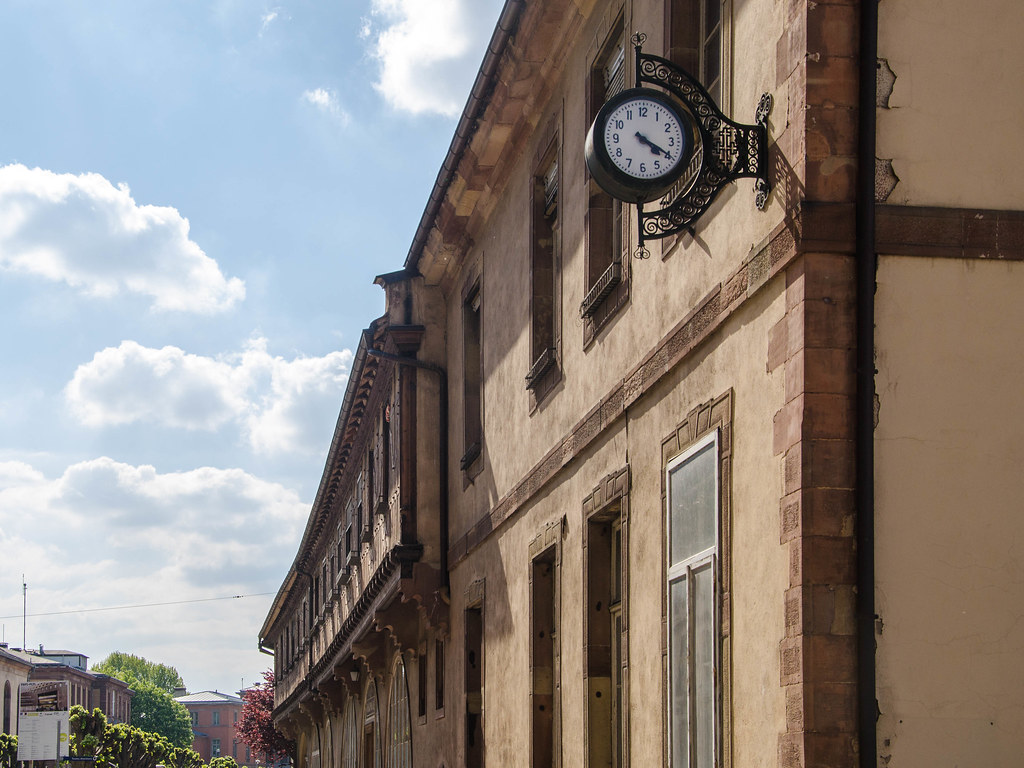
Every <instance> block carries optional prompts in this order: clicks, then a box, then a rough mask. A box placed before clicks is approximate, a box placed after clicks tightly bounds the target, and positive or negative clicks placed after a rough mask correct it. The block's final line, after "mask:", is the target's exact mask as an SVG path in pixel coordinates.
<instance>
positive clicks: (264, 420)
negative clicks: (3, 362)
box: [64, 339, 352, 454]
mask: <svg viewBox="0 0 1024 768" xmlns="http://www.w3.org/2000/svg"><path fill="white" fill-rule="evenodd" d="M351 362H352V353H351V352H349V351H348V350H343V351H339V352H331V353H329V354H327V355H325V356H323V357H298V358H295V359H293V360H285V359H284V358H282V357H275V356H272V355H270V354H269V353H268V352H267V344H266V340H265V339H255V340H253V341H251V342H250V344H249V346H248V347H247V348H246V349H245V350H244V351H242V352H240V353H236V354H231V355H224V356H220V357H204V356H202V355H193V354H189V353H186V352H184V351H183V350H181V349H179V348H177V347H171V346H168V347H163V348H162V349H152V348H149V347H144V346H142V345H140V344H138V343H137V342H134V341H123V342H121V344H120V345H119V346H117V347H108V348H107V349H104V350H101V351H100V352H97V353H96V355H95V356H94V357H93V359H92V360H91V361H90V362H88V363H84V364H82V365H80V366H79V367H78V369H77V370H76V371H75V374H74V376H73V377H72V379H71V381H70V382H69V383H68V385H67V387H65V390H64V394H65V397H66V399H67V402H68V404H69V406H70V407H71V410H72V413H73V414H74V415H75V416H76V417H77V418H78V419H79V420H80V421H81V422H82V423H83V424H86V425H88V426H93V427H106V426H114V425H123V424H134V423H139V422H142V423H150V424H156V425H158V426H162V427H169V428H176V429H188V430H204V431H214V430H217V429H221V428H223V427H225V426H227V425H234V426H237V427H238V428H239V429H241V430H242V432H243V433H244V435H245V437H246V439H247V441H248V442H249V445H250V446H251V447H252V448H253V450H255V451H257V452H258V453H264V454H275V453H282V452H291V451H300V452H307V453H311V454H315V453H318V452H321V451H322V450H323V442H324V437H325V435H324V432H325V429H330V428H332V427H333V424H334V418H335V416H336V415H337V412H338V408H339V406H340V403H341V396H342V393H343V392H344V387H345V383H346V382H347V381H348V371H349V366H350V365H351ZM327 439H329V436H328V438H327Z"/></svg>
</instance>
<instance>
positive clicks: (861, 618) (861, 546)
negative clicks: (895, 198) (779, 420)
mask: <svg viewBox="0 0 1024 768" xmlns="http://www.w3.org/2000/svg"><path fill="white" fill-rule="evenodd" d="M877 62H878V0H861V4H860V83H859V94H858V99H859V108H858V138H857V167H858V174H857V193H856V194H857V202H856V238H857V245H856V249H857V253H856V258H857V265H856V280H857V309H856V314H857V316H856V328H857V358H856V366H857V394H856V405H855V408H856V454H855V455H856V459H855V462H856V468H855V472H856V491H855V504H856V509H857V522H856V527H857V539H856V541H857V670H858V673H857V678H858V679H857V690H858V702H857V709H858V712H857V714H858V718H857V720H858V742H859V750H860V766H861V768H875V766H876V765H877V752H878V749H877V721H878V700H877V697H876V692H875V685H876V680H875V470H874V462H875V450H874V439H875V280H876V271H877V266H878V254H877V253H876V251H875V131H876V129H877V120H876V115H875V101H876V90H877V85H876V83H877V81H876V78H877V67H878V64H877Z"/></svg>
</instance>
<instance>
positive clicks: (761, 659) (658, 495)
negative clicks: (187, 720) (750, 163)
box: [260, 0, 1024, 768]
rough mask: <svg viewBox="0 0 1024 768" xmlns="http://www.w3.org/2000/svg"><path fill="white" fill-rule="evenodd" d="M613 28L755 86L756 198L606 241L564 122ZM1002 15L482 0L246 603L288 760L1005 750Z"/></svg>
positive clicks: (1008, 229) (1013, 312) (1016, 594)
mask: <svg viewBox="0 0 1024 768" xmlns="http://www.w3.org/2000/svg"><path fill="white" fill-rule="evenodd" d="M634 32H642V33H644V34H645V35H646V39H645V41H644V52H645V53H648V54H654V55H657V56H661V57H663V58H665V59H666V60H668V61H670V62H673V63H674V64H676V65H678V66H681V67H683V68H685V69H686V70H687V71H688V72H690V73H692V74H693V75H694V76H695V77H697V78H699V80H700V81H701V83H702V84H703V86H704V88H705V89H706V91H707V94H708V95H709V96H710V97H711V98H713V99H714V100H715V101H716V102H717V103H718V104H719V105H720V106H721V108H722V109H723V111H724V112H725V113H726V114H727V115H729V116H731V117H732V118H733V119H734V120H736V121H738V122H741V123H753V122H754V113H755V109H756V107H757V105H758V103H759V100H760V97H761V95H762V94H763V93H767V94H770V95H771V96H772V99H773V106H772V108H771V111H770V113H769V115H768V119H767V131H768V140H769V153H768V166H769V180H770V182H771V186H772V189H771V192H770V194H769V196H768V199H767V205H766V207H765V208H764V210H759V209H758V208H757V207H756V206H755V204H754V199H755V196H754V189H753V184H752V183H751V182H750V181H747V180H741V181H738V182H735V183H733V184H730V185H729V186H727V187H726V188H725V189H724V191H723V192H722V193H721V194H719V195H718V196H717V198H715V199H714V200H713V202H712V203H711V204H710V206H709V207H708V208H707V210H706V211H705V212H704V214H703V215H702V216H701V217H700V218H699V219H698V220H697V221H696V223H695V224H693V226H692V227H690V228H688V229H683V230H681V231H679V232H678V233H675V234H672V235H670V236H667V237H664V238H660V239H653V240H648V241H647V243H646V245H647V248H648V252H647V253H646V254H639V255H645V256H646V258H636V256H637V255H638V250H637V245H638V242H637V226H638V218H639V217H640V211H639V210H638V209H637V207H635V206H632V205H628V204H625V203H621V202H619V201H617V200H615V199H613V198H611V197H610V196H609V195H608V194H606V193H605V192H604V191H603V190H602V189H601V188H600V187H599V186H598V185H597V184H596V183H595V182H594V179H592V178H591V176H590V175H589V173H588V171H587V167H586V164H585V162H584V152H583V145H584V138H585V136H586V134H587V129H588V127H589V125H590V123H591V121H592V120H593V118H594V117H595V115H596V113H597V111H598V109H599V108H600V106H601V105H602V104H603V103H604V102H605V101H606V100H607V99H608V98H610V97H611V96H612V95H614V94H615V93H617V92H619V91H620V90H621V89H622V88H623V87H626V86H627V85H630V84H632V83H633V82H634V78H635V77H636V66H637V59H636V58H635V57H634V55H633V49H632V45H631V40H632V35H633V33H634ZM1022 32H1024V17H1022V16H1021V14H1020V13H1019V9H1018V8H1017V6H1016V5H1015V4H1014V2H1013V1H1012V0H982V2H979V3H976V4H972V5H971V7H970V9H967V8H965V7H963V6H962V5H960V4H940V5H938V6H936V4H935V3H932V2H925V0H899V1H897V0H884V1H883V2H881V3H878V4H875V3H861V2H857V0H836V1H834V2H829V1H827V0H826V1H825V2H809V0H583V1H581V0H508V2H507V3H506V5H505V7H504V9H503V11H502V15H501V17H500V19H499V21H498V24H497V27H496V30H495V32H494V35H493V37H492V39H491V42H490V45H489V48H488V52H487V54H486V56H485V59H484V61H483V63H482V64H481V68H480V72H479V75H478V77H477V82H476V84H475V86H474V88H473V91H472V93H471V95H470V97H469V100H468V102H467V105H466V109H465V111H464V113H463V116H462V119H461V121H460V123H459V126H458V128H457V131H456V134H455V137H454V139H453V141H452V145H451V148H450V150H449V153H448V156H447V157H446V158H445V160H444V163H443V166H442V170H441V172H440V174H439V176H438V179H437V182H436V184H435V187H434V190H433V192H432V194H431V196H430V199H429V201H428V202H427V206H426V210H425V212H424V214H423V217H422V219H421V222H420V226H419V228H418V230H417V233H416V235H415V238H414V241H413V243H412V245H411V247H410V251H409V253H408V255H407V257H406V260H405V263H404V267H403V269H401V270H399V271H396V272H392V273H388V274H384V275H381V276H380V277H379V278H378V279H377V282H378V284H379V285H380V286H381V287H382V288H383V290H384V292H385V297H386V299H385V314H384V315H383V316H382V317H381V318H378V319H377V320H375V321H373V322H372V323H371V324H370V326H369V328H368V329H367V330H366V331H364V333H363V335H362V337H361V341H360V345H359V349H358V350H357V352H356V356H355V360H354V364H353V367H352V372H351V376H350V380H349V384H348V389H347V391H346V394H345V399H344V402H343V405H342V412H341V416H340V418H339V421H338V424H337V428H336V431H335V435H334V439H333V441H332V444H331V447H330V451H329V456H328V460H327V464H326V467H325V470H324V475H323V481H322V483H321V486H320V489H319V492H318V494H317V497H316V500H315V502H314V505H313V508H312V510H311V513H310V517H309V521H308V523H307V526H306V529H305V532H304V534H303V538H302V540H301V542H300V543H299V546H298V550H297V553H296V556H295V560H294V563H293V565H292V567H291V569H290V570H289V573H288V574H287V576H286V579H285V581H284V583H283V584H282V586H281V588H280V590H279V592H278V594H277V597H276V598H275V600H274V603H273V606H272V608H271V611H270V613H269V614H268V616H267V618H266V621H265V623H264V625H263V627H262V629H261V632H260V642H261V645H262V647H264V648H265V649H267V650H268V651H271V652H273V654H274V659H275V662H274V664H275V674H276V679H277V691H276V702H275V711H274V718H275V722H276V723H277V724H278V726H279V728H280V729H281V730H282V731H284V732H285V733H286V735H289V736H291V737H292V738H295V739H296V740H297V744H298V765H299V766H300V768H371V767H372V768H379V767H380V766H386V767H387V768H398V767H399V766H411V765H415V766H430V767H432V768H433V767H436V766H441V765H443V766H449V767H450V766H482V765H485V764H489V765H492V766H545V767H547V766H561V765H566V766H569V765H573V766H577V765H579V766H598V765H600V766H616V767H621V766H629V765H633V766H648V765H669V766H673V768H678V766H697V767H698V768H704V767H705V766H708V767H710V766H723V767H724V768H729V767H730V766H737V768H738V767H739V766H764V765H779V766H853V765H867V766H874V765H887V764H890V762H892V761H895V762H892V764H894V765H895V764H902V763H907V764H935V765H957V764H984V765H986V766H1003V765H1006V766H1009V765H1013V764H1015V763H1016V761H1018V760H1019V756H1020V755H1021V754H1024V741H1022V738H1024V737H1022V736H1021V734H1022V733H1024V715H1022V713H1024V684H1022V683H1024V679H1022V676H1024V665H1021V664H1019V663H1018V662H1019V658H1020V651H1021V648H1022V643H1024V636H1022V635H1021V627H1022V626H1024V623H1022V622H1020V606H1021V605H1024V586H1022V585H1024V580H1022V579H1021V578H1020V574H1021V572H1022V568H1024V522H1022V520H1024V519H1022V517H1021V516H1020V515H1019V514H1017V512H1016V504H1015V500H1016V499H1017V498H1019V497H1020V495H1021V492H1022V491H1024V488H1022V487H1021V486H1022V481H1021V479H1020V474H1019V472H1017V470H1016V467H1017V465H1018V464H1019V461H1018V459H1019V458H1021V457H1020V454H1021V448H1020V447H1019V444H1020V441H1019V440H1018V439H1017V437H1018V434H1019V432H1020V427H1019V418H1018V417H1017V414H1019V413H1020V412H1022V409H1021V406H1022V405H1024V403H1021V402H1020V401H1021V399H1022V395H1021V393H1020V391H1019V390H1020V387H1019V386H1017V381H1018V380H1019V379H1020V376H1021V373H1022V372H1024V349H1022V346H1021V345H1020V343H1019V342H1018V341H1017V340H1016V338H1015V336H1016V334H1015V333H1014V331H1015V329H1016V327H1017V324H1016V323H1015V322H1014V321H1013V317H1015V316H1017V314H1018V313H1019V312H1020V310H1019V306H1020V305H1021V302H1020V301H1017V300H1016V299H1017V297H1018V295H1019V294H1018V293H1017V292H1018V291H1019V290H1021V289H1022V288H1024V267H1022V265H1021V261H1022V260H1024V213H1022V212H1021V211H1022V210H1024V181H1022V178H1024V177H1021V176H1020V175H1019V174H1014V173H1012V170H1011V169H1013V168H1015V167H1016V166H1017V165H1019V164H1020V159H1021V150H1020V148H1019V146H1018V144H1017V142H1015V141H1014V139H1013V136H1012V134H1013V133H1014V131H1015V127H1016V126H1018V125H1020V124H1021V123H1022V118H1024V96H1022V94H1021V92H1020V89H1019V88H1018V87H1017V86H1016V84H1015V82H1014V78H1013V77H1012V76H1011V75H1010V74H1009V73H1014V72H1020V71H1024V53H1022V52H1021V48H1020V46H1018V45H1016V44H1015V43H1014V41H1015V40H1016V38H1017V37H1019V35H1020V34H1021V33H1022ZM979 129H980V130H979ZM718 135H719V136H720V137H726V138H728V130H727V129H725V128H721V129H720V130H719V133H718ZM716 147H718V148H719V149H716V156H717V157H718V160H719V162H721V163H723V164H727V163H728V162H729V158H730V157H732V155H731V154H730V152H731V151H733V150H730V148H729V147H728V141H726V140H725V139H724V138H723V139H721V143H719V144H717V145H716ZM707 151H710V150H707ZM684 187H685V183H684ZM685 193H686V189H685V188H684V189H683V190H682V194H685ZM678 194H680V191H679V190H676V191H674V192H670V193H668V197H669V198H672V197H673V196H674V195H678ZM656 205H658V203H651V204H650V206H651V207H655V206H656Z"/></svg>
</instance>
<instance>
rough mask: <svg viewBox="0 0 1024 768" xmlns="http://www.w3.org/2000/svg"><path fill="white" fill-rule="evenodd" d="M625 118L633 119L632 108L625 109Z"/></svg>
mask: <svg viewBox="0 0 1024 768" xmlns="http://www.w3.org/2000/svg"><path fill="white" fill-rule="evenodd" d="M626 119H627V120H632V119H633V110H632V109H627V110H626Z"/></svg>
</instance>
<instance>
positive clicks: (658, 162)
mask: <svg viewBox="0 0 1024 768" xmlns="http://www.w3.org/2000/svg"><path fill="white" fill-rule="evenodd" d="M654 170H656V171H660V170H661V160H655V161H654Z"/></svg>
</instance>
